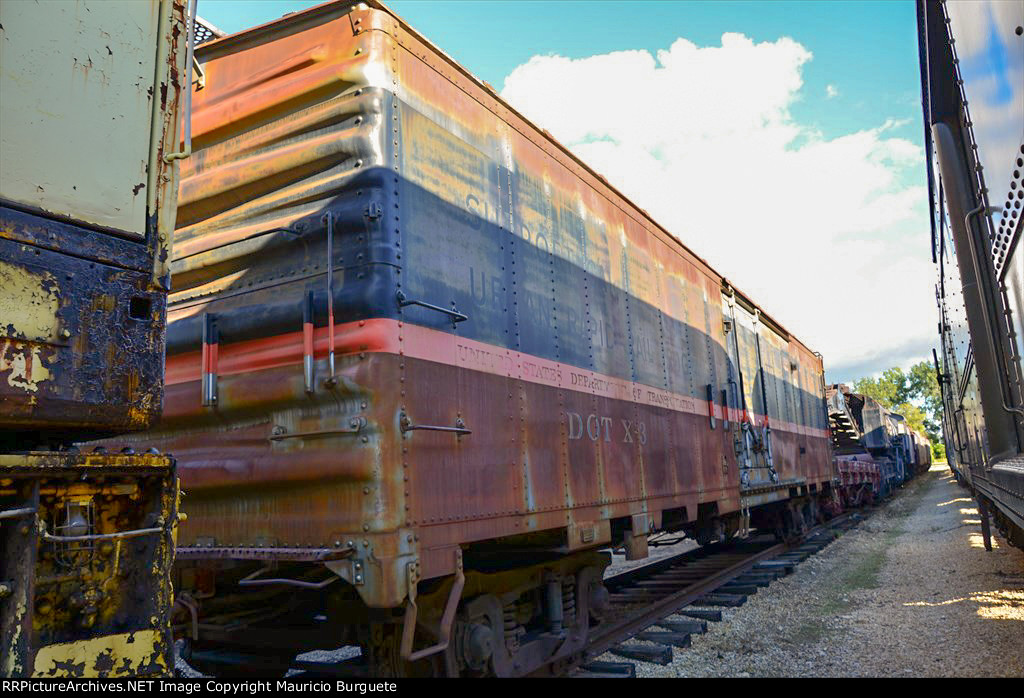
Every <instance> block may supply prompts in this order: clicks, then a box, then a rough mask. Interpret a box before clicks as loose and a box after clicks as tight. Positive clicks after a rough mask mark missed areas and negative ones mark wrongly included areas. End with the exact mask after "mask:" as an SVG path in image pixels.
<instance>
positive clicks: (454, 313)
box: [396, 291, 469, 322]
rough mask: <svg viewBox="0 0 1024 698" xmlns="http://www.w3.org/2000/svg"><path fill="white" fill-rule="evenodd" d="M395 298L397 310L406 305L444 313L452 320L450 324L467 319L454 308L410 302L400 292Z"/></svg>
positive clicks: (424, 302)
mask: <svg viewBox="0 0 1024 698" xmlns="http://www.w3.org/2000/svg"><path fill="white" fill-rule="evenodd" d="M396 298H398V307H399V308H404V307H405V306H407V305H418V306H420V307H421V308H426V309H427V310H436V311H437V312H439V313H444V314H445V315H450V316H451V318H452V322H462V321H463V320H468V319H469V316H468V315H466V314H464V313H460V312H459V311H458V310H455V309H454V308H442V307H441V306H439V305H434V304H433V303H427V302H426V301H417V300H410V299H409V298H407V297H406V295H405V293H404V292H402V291H399V292H398V294H397V295H396Z"/></svg>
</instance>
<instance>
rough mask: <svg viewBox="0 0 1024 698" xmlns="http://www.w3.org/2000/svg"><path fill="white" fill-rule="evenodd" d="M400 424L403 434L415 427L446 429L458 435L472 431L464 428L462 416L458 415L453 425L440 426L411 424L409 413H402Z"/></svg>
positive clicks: (435, 429) (413, 429)
mask: <svg viewBox="0 0 1024 698" xmlns="http://www.w3.org/2000/svg"><path fill="white" fill-rule="evenodd" d="M400 426H401V429H402V433H403V434H404V433H405V432H407V431H415V430H417V429H420V430H423V431H447V432H451V433H453V434H458V435H459V436H462V435H464V434H472V433H473V432H472V431H470V430H469V429H467V428H466V423H465V422H464V421H462V417H459V418H458V419H456V420H455V426H453V427H442V426H434V425H432V424H413V423H412V420H411V419H409V415H407V414H403V415H402V419H401V420H400Z"/></svg>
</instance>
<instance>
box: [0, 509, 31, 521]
mask: <svg viewBox="0 0 1024 698" xmlns="http://www.w3.org/2000/svg"><path fill="white" fill-rule="evenodd" d="M35 513H36V510H35V508H34V507H24V508H22V509H8V510H7V511H0V519H20V518H21V517H23V516H30V515H32V514H35Z"/></svg>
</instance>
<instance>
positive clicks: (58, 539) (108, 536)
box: [43, 527, 167, 543]
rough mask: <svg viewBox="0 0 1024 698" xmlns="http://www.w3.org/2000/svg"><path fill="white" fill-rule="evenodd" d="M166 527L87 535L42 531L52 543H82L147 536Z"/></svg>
mask: <svg viewBox="0 0 1024 698" xmlns="http://www.w3.org/2000/svg"><path fill="white" fill-rule="evenodd" d="M166 530H167V529H166V528H163V527H159V528H137V529H135V530H133V531H121V532H120V533H95V534H92V535H88V536H55V535H53V534H51V533H47V532H46V531H43V540H48V541H50V542H52V543H84V542H85V541H93V540H119V539H123V538H138V537H139V536H148V535H151V534H154V533H164V532H166Z"/></svg>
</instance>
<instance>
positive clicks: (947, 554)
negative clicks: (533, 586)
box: [601, 464, 1024, 677]
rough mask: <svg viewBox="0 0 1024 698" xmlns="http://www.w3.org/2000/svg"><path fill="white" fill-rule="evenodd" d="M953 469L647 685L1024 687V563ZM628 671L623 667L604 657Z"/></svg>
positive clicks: (911, 489)
mask: <svg viewBox="0 0 1024 698" xmlns="http://www.w3.org/2000/svg"><path fill="white" fill-rule="evenodd" d="M993 546H994V550H993V551H992V552H986V551H985V549H984V547H983V546H982V542H981V534H980V520H979V518H978V513H977V508H976V504H975V502H974V501H973V500H972V499H971V498H970V496H969V494H968V492H967V490H964V489H962V488H960V487H959V486H958V485H957V484H956V483H955V481H954V480H953V478H952V476H951V475H950V472H949V469H948V468H947V467H946V466H945V464H942V465H937V466H935V467H933V468H932V470H931V471H929V472H928V473H926V474H924V475H923V476H921V477H919V478H917V479H916V480H914V481H913V482H911V483H910V484H909V485H907V486H906V487H905V488H904V489H903V490H901V491H900V492H899V493H898V494H897V495H896V496H895V497H894V498H892V499H890V500H889V501H888V502H886V503H885V504H883V505H882V506H881V507H879V508H878V510H876V511H875V512H874V513H872V514H871V515H870V517H869V518H868V519H867V520H866V521H864V522H863V523H861V524H860V526H859V527H857V528H856V529H854V530H852V531H849V532H847V533H845V534H843V535H842V536H841V537H840V538H839V539H838V540H836V541H835V542H833V543H832V544H831V545H829V546H828V547H827V548H825V549H824V550H823V551H821V552H820V553H818V554H817V555H815V556H813V557H811V558H809V559H808V560H806V561H804V562H803V563H801V564H800V565H799V566H798V567H797V568H796V571H795V572H794V573H793V574H792V575H790V576H788V577H784V578H782V579H780V580H778V581H776V582H774V583H773V584H772V585H771V586H770V587H768V588H765V589H761V590H760V591H758V593H757V594H755V595H753V596H751V597H750V598H749V599H748V600H747V603H746V604H745V605H743V606H741V607H740V608H737V609H727V610H725V611H724V613H723V620H722V622H720V623H709V624H708V632H707V634H705V635H694V636H693V637H692V640H693V645H692V647H691V648H689V649H685V650H676V651H675V653H674V658H673V662H672V664H670V665H668V666H656V665H651V664H644V663H640V664H637V675H638V676H650V677H714V676H731V677H746V676H757V677H760V676H773V677H774V676H787V677H788V676H834V677H845V676H904V677H910V676H970V677H978V676H1017V677H1019V676H1024V652H1022V650H1024V552H1022V551H1020V550H1017V549H1015V548H1011V547H1009V546H1008V545H1007V544H1006V543H1005V542H1003V541H1001V540H999V539H998V538H995V539H994V540H993ZM601 659H603V660H608V661H622V660H621V659H617V658H616V657H614V656H613V655H610V654H609V655H605V656H603V657H601Z"/></svg>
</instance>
